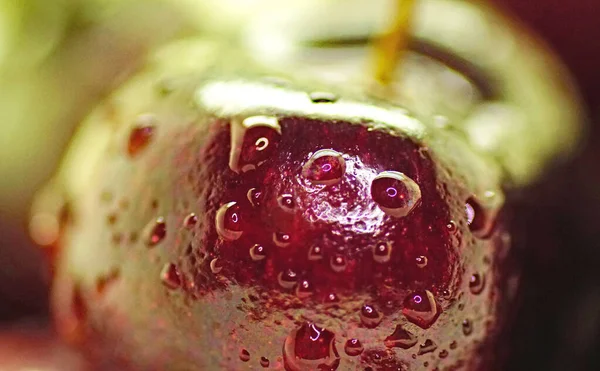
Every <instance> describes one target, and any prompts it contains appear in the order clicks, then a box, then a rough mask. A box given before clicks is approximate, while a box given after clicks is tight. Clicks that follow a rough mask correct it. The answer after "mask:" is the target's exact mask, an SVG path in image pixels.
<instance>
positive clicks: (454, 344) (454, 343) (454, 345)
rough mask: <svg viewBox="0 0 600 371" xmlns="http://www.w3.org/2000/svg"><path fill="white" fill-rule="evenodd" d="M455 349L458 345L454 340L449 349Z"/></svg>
mask: <svg viewBox="0 0 600 371" xmlns="http://www.w3.org/2000/svg"><path fill="white" fill-rule="evenodd" d="M456 347H458V343H457V342H456V340H454V341H452V342H451V343H450V349H456Z"/></svg>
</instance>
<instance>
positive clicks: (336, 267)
mask: <svg viewBox="0 0 600 371" xmlns="http://www.w3.org/2000/svg"><path fill="white" fill-rule="evenodd" d="M329 265H330V266H331V269H332V270H333V271H334V272H337V273H340V272H343V271H344V270H346V258H344V257H343V256H342V255H334V256H332V257H331V261H330V264H329Z"/></svg>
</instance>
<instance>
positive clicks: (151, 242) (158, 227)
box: [146, 217, 167, 247]
mask: <svg viewBox="0 0 600 371" xmlns="http://www.w3.org/2000/svg"><path fill="white" fill-rule="evenodd" d="M146 236H147V239H146V244H147V245H148V246H149V247H152V246H156V245H157V244H158V243H160V242H161V241H162V240H164V238H165V237H166V236H167V224H166V223H165V219H164V218H163V217H159V218H157V219H156V220H154V221H152V222H150V224H148V226H147V227H146Z"/></svg>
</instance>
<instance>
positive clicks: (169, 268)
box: [160, 263, 181, 290]
mask: <svg viewBox="0 0 600 371" xmlns="http://www.w3.org/2000/svg"><path fill="white" fill-rule="evenodd" d="M160 280H161V281H162V283H163V285H165V286H166V287H168V288H170V289H172V290H175V289H177V288H179V286H181V274H180V273H179V269H177V266H176V265H175V264H173V263H167V264H165V265H164V266H163V268H162V270H161V271H160Z"/></svg>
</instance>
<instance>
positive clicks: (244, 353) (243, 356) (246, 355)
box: [240, 349, 250, 362]
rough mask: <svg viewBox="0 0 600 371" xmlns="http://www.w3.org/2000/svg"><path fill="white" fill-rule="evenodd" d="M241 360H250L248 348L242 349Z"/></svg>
mask: <svg viewBox="0 0 600 371" xmlns="http://www.w3.org/2000/svg"><path fill="white" fill-rule="evenodd" d="M240 360H241V361H242V362H248V361H249V360H250V352H248V351H247V350H246V349H242V350H241V351H240Z"/></svg>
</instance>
